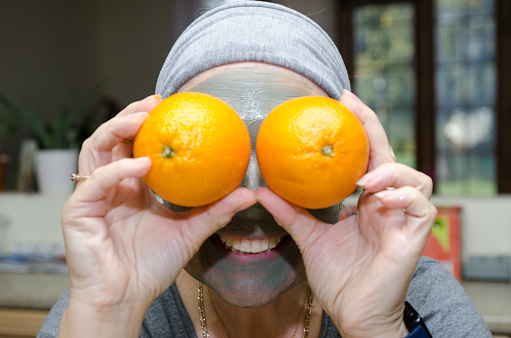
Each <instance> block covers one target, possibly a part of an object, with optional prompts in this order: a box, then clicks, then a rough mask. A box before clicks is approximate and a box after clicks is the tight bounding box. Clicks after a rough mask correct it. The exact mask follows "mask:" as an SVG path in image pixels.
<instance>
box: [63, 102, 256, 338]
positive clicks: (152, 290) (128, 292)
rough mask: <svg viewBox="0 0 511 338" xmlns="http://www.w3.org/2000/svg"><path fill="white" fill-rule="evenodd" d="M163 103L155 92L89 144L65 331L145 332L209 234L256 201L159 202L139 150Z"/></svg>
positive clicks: (70, 235) (241, 192)
mask: <svg viewBox="0 0 511 338" xmlns="http://www.w3.org/2000/svg"><path fill="white" fill-rule="evenodd" d="M160 102H161V99H160V98H159V96H150V97H148V98H146V99H144V100H142V101H138V102H135V103H132V104H131V105H129V106H128V107H127V108H126V109H124V110H123V111H122V112H121V113H119V114H118V115H117V116H116V117H114V118H113V119H111V120H109V121H108V122H106V123H104V124H103V125H102V126H100V127H99V128H98V129H97V130H96V131H95V132H94V134H93V135H92V136H91V137H90V138H89V139H87V140H86V141H85V142H84V144H83V147H82V150H81V152H80V157H79V163H78V168H79V173H80V175H90V178H89V179H87V180H85V181H81V182H78V183H77V187H76V189H75V191H74V193H73V194H72V196H71V197H70V199H69V200H68V202H67V203H66V205H65V206H64V209H63V212H62V226H63V233H64V240H65V245H66V259H67V263H68V267H69V277H70V285H71V288H70V297H69V305H68V307H67V309H66V312H65V313H64V316H63V319H62V322H61V329H60V333H59V334H60V335H61V336H72V337H78V336H87V337H91V336H94V337H100V336H109V337H112V336H123V337H128V336H136V337H138V334H139V331H140V325H141V323H142V320H143V317H144V314H145V311H146V310H147V308H148V307H149V305H150V303H151V302H152V301H153V300H154V299H155V298H156V297H157V296H158V295H159V294H160V293H162V292H163V291H164V290H165V289H166V288H168V287H169V286H170V285H171V284H172V283H173V282H174V280H175V279H176V277H177V275H178V274H179V272H180V271H181V270H182V269H183V267H184V266H185V265H186V263H187V262H188V261H189V260H190V259H191V258H192V256H193V255H194V254H195V253H196V252H197V251H198V249H199V247H200V246H201V245H202V243H203V242H204V240H205V239H206V238H208V237H209V236H210V235H211V234H213V233H214V232H215V231H217V230H218V229H219V228H221V227H223V226H224V225H225V224H227V223H228V222H229V220H230V219H231V217H232V216H233V215H234V214H235V213H236V212H238V211H239V210H242V209H245V208H247V207H249V206H250V205H252V204H254V203H256V198H255V195H254V193H253V192H252V191H250V190H249V189H246V188H238V189H236V190H235V191H234V192H232V193H231V194H230V195H228V196H227V197H225V198H223V199H222V200H220V201H218V202H216V203H214V204H211V205H209V206H204V207H199V208H194V209H192V210H190V211H187V212H184V213H175V212H172V211H170V210H168V209H167V208H165V207H164V206H162V205H161V204H159V203H158V202H156V201H155V198H154V196H153V195H152V193H151V192H150V190H149V189H148V187H147V186H146V185H145V184H144V182H143V181H142V179H141V177H142V176H143V175H145V174H146V173H147V172H148V170H149V169H150V167H151V161H150V159H149V158H138V159H133V158H131V152H132V141H133V139H134V137H135V135H136V133H137V132H138V130H139V128H140V126H141V125H142V124H143V122H144V121H145V119H146V118H147V116H148V113H147V112H149V111H151V110H152V109H153V108H154V107H155V106H156V105H157V104H158V103H160ZM137 328H138V329H137Z"/></svg>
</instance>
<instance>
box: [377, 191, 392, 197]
mask: <svg viewBox="0 0 511 338" xmlns="http://www.w3.org/2000/svg"><path fill="white" fill-rule="evenodd" d="M392 194H393V191H392V190H383V191H378V192H377V193H375V194H374V196H376V197H378V198H386V197H388V196H391V195H392Z"/></svg>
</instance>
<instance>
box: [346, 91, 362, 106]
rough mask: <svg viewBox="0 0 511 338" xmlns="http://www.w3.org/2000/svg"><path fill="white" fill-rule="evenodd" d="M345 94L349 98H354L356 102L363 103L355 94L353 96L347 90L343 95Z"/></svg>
mask: <svg viewBox="0 0 511 338" xmlns="http://www.w3.org/2000/svg"><path fill="white" fill-rule="evenodd" d="M344 94H346V95H347V96H348V97H350V98H352V99H353V100H354V101H356V102H358V103H363V102H362V100H361V99H359V98H358V96H356V95H355V94H353V92H351V91H349V90H347V89H344V91H343V95H344Z"/></svg>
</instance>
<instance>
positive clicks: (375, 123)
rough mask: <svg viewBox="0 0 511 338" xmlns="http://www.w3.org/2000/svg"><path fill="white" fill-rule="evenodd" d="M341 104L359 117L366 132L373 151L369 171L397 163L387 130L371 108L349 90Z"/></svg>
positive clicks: (346, 91)
mask: <svg viewBox="0 0 511 338" xmlns="http://www.w3.org/2000/svg"><path fill="white" fill-rule="evenodd" d="M340 102H341V103H342V104H344V105H345V106H346V108H348V109H349V110H351V111H352V112H353V113H354V114H355V115H357V117H358V119H359V120H360V122H362V125H363V126H364V128H365V130H366V133H367V138H368V139H369V146H370V149H371V152H370V155H369V168H368V170H369V171H370V170H373V169H374V168H377V167H379V166H380V165H382V164H384V163H388V162H395V157H394V155H393V151H392V148H391V147H390V144H389V140H388V138H387V134H386V133H385V129H383V126H382V125H381V123H380V121H379V120H378V117H377V116H376V114H375V113H374V112H373V111H372V110H371V108H369V107H368V106H366V105H365V104H364V103H363V102H362V101H361V100H360V99H359V98H358V97H357V96H355V94H353V93H352V92H350V91H348V90H345V91H344V93H343V94H342V96H341V101H340Z"/></svg>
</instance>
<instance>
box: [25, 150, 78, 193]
mask: <svg viewBox="0 0 511 338" xmlns="http://www.w3.org/2000/svg"><path fill="white" fill-rule="evenodd" d="M35 164H36V179H37V186H38V187H39V192H40V193H42V194H52V195H57V194H59V195H64V194H69V195H70V194H71V193H72V192H73V190H74V187H75V184H74V182H72V181H71V180H70V175H71V174H73V173H76V170H77V168H78V150H77V149H48V150H38V151H37V152H36V154H35Z"/></svg>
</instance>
